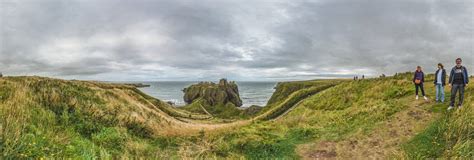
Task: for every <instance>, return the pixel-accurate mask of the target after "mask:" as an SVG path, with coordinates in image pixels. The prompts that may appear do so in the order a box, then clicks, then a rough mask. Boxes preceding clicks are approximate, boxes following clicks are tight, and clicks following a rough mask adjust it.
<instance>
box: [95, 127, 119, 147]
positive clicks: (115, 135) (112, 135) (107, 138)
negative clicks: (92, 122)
mask: <svg viewBox="0 0 474 160" xmlns="http://www.w3.org/2000/svg"><path fill="white" fill-rule="evenodd" d="M126 140H127V137H126V135H125V134H122V133H120V132H119V131H118V129H117V128H112V127H110V128H102V130H101V131H100V132H98V133H96V134H93V135H92V142H94V143H95V144H98V145H99V146H101V147H104V148H107V149H111V150H113V151H115V152H118V151H120V150H122V149H123V147H124V144H125V141H126Z"/></svg>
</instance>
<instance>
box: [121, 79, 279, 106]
mask: <svg viewBox="0 0 474 160" xmlns="http://www.w3.org/2000/svg"><path fill="white" fill-rule="evenodd" d="M199 82H201V81H128V82H120V83H142V84H145V85H150V87H144V88H139V89H140V90H141V91H142V92H144V93H146V94H148V95H150V96H152V97H154V98H157V99H159V100H162V101H164V102H173V103H175V104H176V105H177V106H184V105H186V103H185V102H184V100H183V96H184V93H183V89H184V88H186V87H188V86H190V85H192V84H196V83H199ZM213 82H214V83H217V81H213ZM236 83H237V85H238V87H239V94H240V98H241V99H242V102H243V105H242V106H241V107H250V106H252V105H258V106H265V105H266V104H267V102H268V100H269V99H270V97H271V96H272V94H273V92H274V91H275V89H274V88H275V86H276V84H277V83H278V82H275V81H236Z"/></svg>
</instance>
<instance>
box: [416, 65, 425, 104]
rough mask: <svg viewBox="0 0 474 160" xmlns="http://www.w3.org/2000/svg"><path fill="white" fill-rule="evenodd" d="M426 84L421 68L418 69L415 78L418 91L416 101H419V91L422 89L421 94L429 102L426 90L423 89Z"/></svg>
mask: <svg viewBox="0 0 474 160" xmlns="http://www.w3.org/2000/svg"><path fill="white" fill-rule="evenodd" d="M424 82H425V74H424V73H423V71H422V70H421V67H420V66H417V67H416V71H415V76H414V77H413V83H415V89H416V100H418V90H420V89H421V94H422V95H423V98H424V99H425V100H428V98H427V97H426V95H425V88H424V87H423V83H424Z"/></svg>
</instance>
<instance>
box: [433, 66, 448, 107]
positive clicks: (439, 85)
mask: <svg viewBox="0 0 474 160" xmlns="http://www.w3.org/2000/svg"><path fill="white" fill-rule="evenodd" d="M434 84H435V86H436V102H444V86H446V70H445V69H444V66H443V64H441V63H438V70H436V73H435V80H434Z"/></svg>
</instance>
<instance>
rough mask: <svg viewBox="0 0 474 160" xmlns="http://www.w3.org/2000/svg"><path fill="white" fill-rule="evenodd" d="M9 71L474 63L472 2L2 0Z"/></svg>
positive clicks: (305, 71) (149, 73)
mask: <svg viewBox="0 0 474 160" xmlns="http://www.w3.org/2000/svg"><path fill="white" fill-rule="evenodd" d="M0 3H1V5H0V17H1V18H0V19H1V20H0V27H1V28H0V34H1V35H0V40H1V41H0V44H1V45H0V71H1V72H4V74H7V75H40V76H52V77H60V78H67V79H94V80H146V81H148V80H215V79H217V78H221V77H227V78H229V79H235V80H294V79H316V78H327V77H351V76H353V75H356V74H358V75H362V74H365V75H368V76H377V75H380V74H382V73H384V74H394V73H395V72H402V71H409V70H414V68H415V67H416V66H417V65H421V66H423V67H424V68H425V70H426V71H430V72H431V71H434V70H435V67H436V64H437V63H439V62H442V63H445V65H446V66H451V65H453V64H454V59H455V58H457V57H462V58H463V59H464V63H465V65H467V66H468V67H469V69H470V70H474V63H473V62H474V57H473V55H474V53H473V52H474V50H473V45H474V38H473V35H474V2H472V1H470V0H454V1H442V0H415V1H413V0H401V1H400V0H319V1H292V0H278V1H267V0H252V1H250V0H249V1H242V0H227V1H219V0H204V1H189V0H173V1H162V0H158V1H150V0H133V1H132V0H127V1H116V0H101V1H92V0H71V1H60V0H29V1H9V0H2V1H0ZM473 72H474V71H473Z"/></svg>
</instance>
